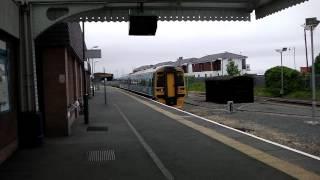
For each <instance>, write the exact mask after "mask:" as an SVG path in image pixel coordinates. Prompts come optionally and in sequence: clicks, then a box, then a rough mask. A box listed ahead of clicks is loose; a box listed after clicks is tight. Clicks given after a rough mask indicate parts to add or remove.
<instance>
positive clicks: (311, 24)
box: [304, 18, 320, 120]
mask: <svg viewBox="0 0 320 180" xmlns="http://www.w3.org/2000/svg"><path fill="white" fill-rule="evenodd" d="M319 22H320V21H318V20H317V18H307V19H306V23H305V26H304V28H305V30H310V34H311V58H312V118H313V120H314V119H315V115H316V77H315V67H314V50H313V30H314V29H315V28H316V27H317V26H318V24H319Z"/></svg>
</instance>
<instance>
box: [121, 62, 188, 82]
mask: <svg viewBox="0 0 320 180" xmlns="http://www.w3.org/2000/svg"><path fill="white" fill-rule="evenodd" d="M165 67H173V68H175V69H180V70H182V69H181V68H179V67H176V66H174V65H163V66H158V67H152V68H149V69H145V70H142V71H137V72H134V73H130V74H128V75H125V76H122V77H120V79H121V78H126V77H129V76H134V75H142V74H148V73H154V72H156V71H158V70H160V69H162V68H165Z"/></svg>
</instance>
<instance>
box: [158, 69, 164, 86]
mask: <svg viewBox="0 0 320 180" xmlns="http://www.w3.org/2000/svg"><path fill="white" fill-rule="evenodd" d="M164 83H165V79H164V73H163V72H161V73H157V87H164Z"/></svg>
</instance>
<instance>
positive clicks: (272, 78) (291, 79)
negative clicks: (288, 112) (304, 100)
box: [264, 66, 304, 96]
mask: <svg viewBox="0 0 320 180" xmlns="http://www.w3.org/2000/svg"><path fill="white" fill-rule="evenodd" d="M264 76H265V81H266V82H265V85H266V89H267V91H268V92H270V93H271V94H273V95H274V96H279V95H280V89H281V66H276V67H273V68H270V69H268V70H267V71H266V72H265V74H264ZM303 87H304V86H303V77H302V75H301V74H300V73H299V72H298V71H296V70H294V69H291V68H288V67H285V66H284V67H283V90H284V95H286V94H289V93H290V92H293V91H297V90H301V89H303Z"/></svg>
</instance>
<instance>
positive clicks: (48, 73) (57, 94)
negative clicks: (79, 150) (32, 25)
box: [42, 48, 68, 136]
mask: <svg viewBox="0 0 320 180" xmlns="http://www.w3.org/2000/svg"><path fill="white" fill-rule="evenodd" d="M42 61H43V81H44V82H43V86H44V93H43V94H44V103H45V109H44V113H45V133H46V135H47V136H64V135H67V119H66V118H67V105H68V103H67V87H66V83H67V81H68V79H67V50H66V49H65V48H50V49H45V50H44V51H43V54H42Z"/></svg>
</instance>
